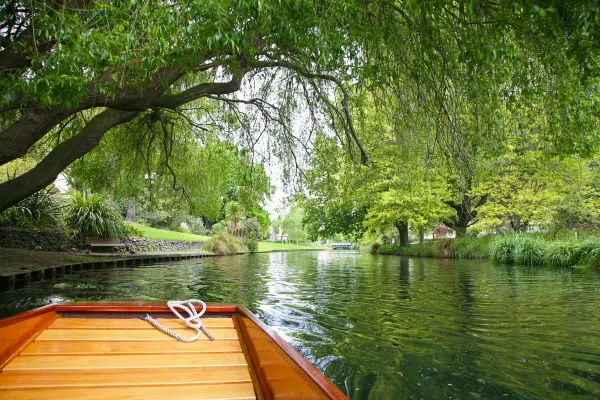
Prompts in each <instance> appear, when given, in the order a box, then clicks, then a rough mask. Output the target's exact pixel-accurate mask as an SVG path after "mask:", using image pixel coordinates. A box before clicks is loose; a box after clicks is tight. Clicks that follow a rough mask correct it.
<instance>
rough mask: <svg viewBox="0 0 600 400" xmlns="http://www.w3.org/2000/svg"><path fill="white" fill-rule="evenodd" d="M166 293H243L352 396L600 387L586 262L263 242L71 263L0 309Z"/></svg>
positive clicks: (596, 292) (597, 314)
mask: <svg viewBox="0 0 600 400" xmlns="http://www.w3.org/2000/svg"><path fill="white" fill-rule="evenodd" d="M176 298H177V299H185V298H201V299H204V300H207V301H216V302H231V303H242V304H244V305H246V306H247V307H248V308H249V309H250V310H252V311H253V312H255V313H256V314H257V315H258V316H259V317H260V318H261V319H263V320H264V321H265V322H266V323H267V324H269V325H271V326H272V327H274V329H275V330H277V331H278V332H279V333H280V334H281V335H282V336H283V337H284V338H285V339H286V340H288V341H289V342H290V343H292V344H293V345H294V346H295V347H296V349H298V351H300V353H302V354H303V355H304V356H305V357H307V358H308V359H309V360H310V361H311V362H313V363H314V364H315V365H316V366H317V367H318V368H319V369H320V370H321V371H323V372H324V373H325V374H326V375H327V376H328V377H329V378H330V379H331V380H332V381H333V382H334V383H335V384H336V385H338V386H339V387H340V388H342V389H343V390H344V391H345V392H346V393H348V395H349V396H350V397H351V398H352V399H395V398H409V399H410V398H414V399H420V398H424V399H432V398H487V399H489V398H498V399H505V398H522V399H531V398H536V399H546V398H561V399H562V398H581V399H586V398H589V399H591V398H598V396H600V277H599V276H598V274H597V273H594V272H585V271H571V270H546V269H540V268H528V267H527V268H526V267H507V266H494V265H491V264H488V263H484V262H467V261H460V262H454V261H451V260H430V259H405V258H398V257H385V256H371V255H368V254H359V253H356V252H344V251H338V252H315V253H313V252H310V253H270V254H258V255H251V256H239V257H227V258H213V259H200V260H187V261H181V262H177V263H169V264H165V265H160V264H159V265H152V266H146V267H136V268H119V269H101V270H97V271H82V272H80V273H78V274H74V275H68V276H66V277H65V279H63V280H57V281H44V282H39V283H36V284H34V285H33V286H31V287H28V288H24V289H20V290H17V291H14V292H9V293H3V294H0V304H1V305H0V314H2V315H9V314H14V313H15V312H18V311H23V310H26V309H29V308H33V307H37V306H41V305H44V304H47V303H50V302H53V301H64V300H71V301H74V300H102V299H176Z"/></svg>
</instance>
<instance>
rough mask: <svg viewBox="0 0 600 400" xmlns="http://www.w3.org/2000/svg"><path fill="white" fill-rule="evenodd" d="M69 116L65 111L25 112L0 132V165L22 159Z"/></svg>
mask: <svg viewBox="0 0 600 400" xmlns="http://www.w3.org/2000/svg"><path fill="white" fill-rule="evenodd" d="M71 114H72V112H71V111H67V110H52V111H43V110H39V109H37V108H32V109H29V110H27V111H25V114H24V115H23V116H22V117H21V118H20V119H19V120H18V121H17V122H15V123H14V124H12V125H11V126H9V127H8V128H6V129H4V131H2V132H0V165H4V164H6V163H7V162H9V161H12V160H14V159H16V158H19V157H23V156H24V155H25V154H27V150H29V148H30V147H31V146H33V145H34V144H35V143H36V142H37V141H38V140H40V139H41V138H43V137H44V135H46V134H47V133H48V132H50V130H51V129H52V128H54V127H55V126H56V125H58V124H59V123H60V122H61V121H62V120H64V119H65V118H67V117H68V116H69V115H71Z"/></svg>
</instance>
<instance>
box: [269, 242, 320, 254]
mask: <svg viewBox="0 0 600 400" xmlns="http://www.w3.org/2000/svg"><path fill="white" fill-rule="evenodd" d="M324 248H325V247H318V246H305V245H302V244H291V243H275V242H259V243H258V252H259V253H260V252H264V251H279V250H316V249H324Z"/></svg>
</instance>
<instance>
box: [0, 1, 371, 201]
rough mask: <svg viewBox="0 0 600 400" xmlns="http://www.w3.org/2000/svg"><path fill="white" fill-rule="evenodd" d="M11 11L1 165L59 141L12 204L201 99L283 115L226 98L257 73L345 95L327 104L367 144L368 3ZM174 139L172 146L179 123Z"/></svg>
mask: <svg viewBox="0 0 600 400" xmlns="http://www.w3.org/2000/svg"><path fill="white" fill-rule="evenodd" d="M0 15H1V16H2V18H3V20H2V21H0V46H2V50H1V51H0V85H1V88H2V90H1V93H2V99H1V103H0V107H1V111H2V120H1V128H2V131H1V132H0V165H3V164H5V163H8V162H10V161H12V160H15V159H17V158H20V157H23V156H25V155H26V154H27V153H28V151H30V150H31V149H32V147H33V146H35V145H36V143H39V142H40V141H41V140H42V139H44V138H46V137H48V136H52V139H53V140H51V141H52V142H54V143H55V145H54V146H53V148H52V149H51V150H50V151H49V152H48V153H47V154H46V155H45V156H44V157H43V159H42V160H41V161H40V162H39V164H38V165H37V166H36V167H34V168H32V169H31V170H29V171H28V172H26V173H24V174H22V175H21V176H19V177H17V178H15V179H11V180H9V181H7V182H4V183H2V184H1V185H0V211H1V210H4V209H6V208H7V207H9V206H10V205H12V204H15V203H16V202H18V201H19V200H21V199H23V198H25V197H27V196H28V195H30V194H32V193H34V192H36V191H37V190H40V189H41V188H43V187H45V186H47V185H48V184H50V183H52V181H53V180H54V179H55V178H56V177H57V175H58V174H59V173H60V172H61V171H63V170H64V169H65V168H66V167H67V166H68V165H69V164H71V163H72V162H73V161H75V160H76V159H78V158H79V157H81V156H83V155H85V154H86V153H88V152H89V151H91V150H92V149H93V148H94V147H96V146H97V145H98V143H99V142H100V140H101V139H102V137H103V136H104V135H105V134H106V132H107V131H109V130H111V129H114V128H116V127H120V126H123V125H124V124H128V123H132V122H133V123H135V122H141V123H147V124H158V125H159V126H161V125H163V124H164V119H165V117H164V114H165V111H170V112H175V113H179V114H185V111H183V110H182V108H183V107H184V106H185V105H186V104H188V103H190V102H194V101H197V100H198V99H210V100H212V101H216V102H229V103H231V104H236V102H237V103H239V102H243V103H246V104H249V105H253V106H255V107H256V108H258V109H260V110H263V111H265V114H266V115H271V114H270V109H271V108H273V107H274V106H273V105H272V104H270V103H269V102H268V101H266V100H265V98H266V95H265V96H264V97H263V98H250V99H239V98H238V99H234V98H232V97H226V95H229V94H232V93H235V92H238V91H240V89H241V88H242V83H243V82H248V81H250V80H252V78H255V82H256V84H259V85H262V86H264V87H265V88H268V87H269V86H268V84H269V83H272V80H279V81H283V82H284V83H285V82H287V84H292V83H293V82H296V84H300V83H301V85H302V92H303V93H306V95H308V96H313V97H314V98H316V99H317V101H320V100H318V99H323V100H325V99H326V98H328V95H327V94H326V93H322V92H324V91H327V90H329V91H331V90H334V91H336V90H339V92H340V93H341V94H342V96H341V98H340V99H339V101H337V100H336V99H335V98H334V99H333V100H332V101H330V100H326V101H327V104H326V105H325V107H327V108H330V109H331V110H332V112H333V114H332V116H333V118H335V119H339V120H341V121H342V122H341V123H340V126H344V127H345V128H346V129H345V132H346V136H344V137H345V140H347V141H355V142H356V143H358V142H357V139H356V137H355V133H354V129H353V125H352V120H351V118H350V114H349V110H348V101H347V98H346V96H345V93H346V89H345V81H346V78H347V77H348V76H349V75H350V74H351V73H352V71H351V70H352V68H348V66H347V55H348V54H351V53H353V54H357V53H358V52H359V51H360V50H359V49H360V48H361V43H364V40H365V37H368V34H367V33H366V32H368V31H371V32H374V29H373V28H372V27H370V26H369V24H368V21H367V18H366V17H367V14H366V10H365V9H363V8H361V7H359V6H358V5H354V4H351V3H350V4H343V3H340V2H337V1H333V0H331V1H327V0H326V1H320V2H317V3H313V2H297V1H284V2H280V1H251V0H248V1H191V2H190V1H177V0H176V1H172V2H168V3H164V2H162V1H132V2H121V1H113V0H96V1H86V0H79V1H78V0H59V1H52V2H48V1H45V0H37V1H36V0H32V1H18V0H14V1H10V2H8V3H5V4H4V6H2V9H1V13H0ZM349 25H352V27H353V28H352V29H348V27H349ZM283 86H284V87H285V84H284V85H283ZM293 97H294V96H289V95H288V96H287V99H288V101H289V102H291V101H292V99H293ZM333 110H335V111H333ZM185 117H186V116H185V115H182V118H185ZM202 123H204V124H208V122H207V119H204V120H202V121H200V124H202ZM122 134H123V135H126V134H127V129H123V130H122ZM164 136H165V137H164V139H163V140H164V142H165V143H166V146H167V150H168V145H169V141H170V137H169V134H168V130H167V129H165V132H164ZM167 152H168V151H167ZM362 157H363V159H364V160H365V161H366V154H363V155H362Z"/></svg>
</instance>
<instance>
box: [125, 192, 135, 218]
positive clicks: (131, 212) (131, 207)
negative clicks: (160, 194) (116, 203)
mask: <svg viewBox="0 0 600 400" xmlns="http://www.w3.org/2000/svg"><path fill="white" fill-rule="evenodd" d="M135 205H136V204H135V197H130V198H129V199H127V213H126V216H125V218H126V219H127V221H129V222H135Z"/></svg>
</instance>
